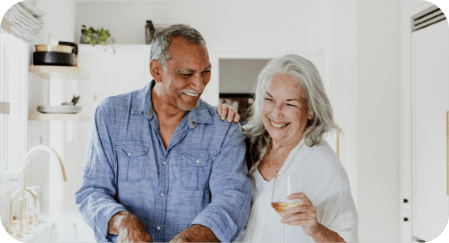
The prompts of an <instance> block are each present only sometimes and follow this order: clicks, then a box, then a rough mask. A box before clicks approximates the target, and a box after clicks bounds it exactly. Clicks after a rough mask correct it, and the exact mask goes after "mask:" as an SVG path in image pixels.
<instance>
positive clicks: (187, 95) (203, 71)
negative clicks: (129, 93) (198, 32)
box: [161, 37, 211, 111]
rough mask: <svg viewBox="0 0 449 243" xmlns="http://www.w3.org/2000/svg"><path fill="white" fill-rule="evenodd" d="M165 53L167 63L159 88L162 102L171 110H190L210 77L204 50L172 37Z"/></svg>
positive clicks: (208, 64) (182, 38)
mask: <svg viewBox="0 0 449 243" xmlns="http://www.w3.org/2000/svg"><path fill="white" fill-rule="evenodd" d="M168 53H169V54H170V56H171V59H170V60H168V61H167V62H166V64H165V67H166V70H163V71H162V75H161V85H162V88H163V90H164V91H165V92H164V93H165V94H166V95H167V99H165V101H166V102H168V104H169V105H170V106H172V107H174V108H175V109H179V110H182V111H188V110H192V109H194V108H195V107H196V106H197V104H198V101H199V99H200V96H201V94H202V93H203V91H204V89H205V88H206V85H207V84H208V83H209V81H210V77H211V64H210V62H209V54H208V52H207V48H206V47H205V46H202V45H200V44H193V43H190V42H188V41H187V40H186V39H185V38H184V37H172V38H171V43H170V46H169V47H168Z"/></svg>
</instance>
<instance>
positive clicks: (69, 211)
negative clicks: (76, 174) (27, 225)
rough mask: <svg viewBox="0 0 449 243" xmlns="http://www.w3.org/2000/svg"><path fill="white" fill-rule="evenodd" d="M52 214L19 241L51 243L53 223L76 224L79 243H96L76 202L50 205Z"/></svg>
mask: <svg viewBox="0 0 449 243" xmlns="http://www.w3.org/2000/svg"><path fill="white" fill-rule="evenodd" d="M49 208H50V212H51V213H50V214H48V215H45V216H44V218H43V219H42V220H41V221H40V222H39V225H38V226H36V227H33V228H32V229H31V230H30V231H29V233H28V234H25V235H24V237H23V238H18V239H17V240H19V241H21V242H49V241H50V230H51V225H52V224H53V223H58V222H64V223H74V224H75V225H76V229H77V235H78V242H83V243H84V242H86V243H87V242H96V241H95V237H94V232H93V230H92V229H91V228H90V227H89V226H88V225H87V224H86V223H84V221H83V219H82V218H81V215H80V214H79V213H78V211H77V210H76V206H75V203H74V202H63V203H50V207H49Z"/></svg>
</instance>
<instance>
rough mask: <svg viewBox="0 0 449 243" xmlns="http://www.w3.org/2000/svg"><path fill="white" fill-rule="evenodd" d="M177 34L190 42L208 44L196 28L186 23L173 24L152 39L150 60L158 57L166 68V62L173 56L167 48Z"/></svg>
mask: <svg viewBox="0 0 449 243" xmlns="http://www.w3.org/2000/svg"><path fill="white" fill-rule="evenodd" d="M175 36H183V37H185V38H186V39H187V40H188V41H189V42H190V43H194V44H201V45H204V46H206V41H205V40H204V38H203V36H201V34H200V32H198V31H197V30H196V29H194V28H191V27H189V26H187V25H184V24H175V25H171V26H169V27H168V28H166V29H163V30H162V31H160V32H157V33H156V34H155V35H154V37H153V40H152V41H151V53H150V61H151V60H153V59H156V60H157V61H158V62H159V63H160V64H161V65H162V67H163V68H164V69H165V64H166V62H167V61H168V60H170V58H171V57H170V54H169V53H168V52H167V49H168V46H169V45H170V43H171V37H175Z"/></svg>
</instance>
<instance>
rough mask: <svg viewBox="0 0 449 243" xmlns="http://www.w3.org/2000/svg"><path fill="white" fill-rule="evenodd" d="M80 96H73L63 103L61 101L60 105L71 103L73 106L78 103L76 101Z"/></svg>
mask: <svg viewBox="0 0 449 243" xmlns="http://www.w3.org/2000/svg"><path fill="white" fill-rule="evenodd" d="M80 96H81V95H78V96H73V99H72V101H71V102H64V103H62V105H73V106H75V105H76V103H78V101H79V100H80Z"/></svg>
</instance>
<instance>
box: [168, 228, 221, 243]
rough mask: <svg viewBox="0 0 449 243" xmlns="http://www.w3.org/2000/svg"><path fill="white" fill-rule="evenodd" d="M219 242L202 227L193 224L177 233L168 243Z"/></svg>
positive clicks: (211, 232) (209, 231)
mask: <svg viewBox="0 0 449 243" xmlns="http://www.w3.org/2000/svg"><path fill="white" fill-rule="evenodd" d="M184 242H220V240H218V238H217V237H216V236H215V234H214V232H213V231H212V230H211V229H210V228H208V227H206V226H203V225H199V224H195V225H192V226H190V228H187V229H185V230H183V231H182V232H181V233H179V234H178V235H177V236H175V238H173V240H171V241H170V243H184Z"/></svg>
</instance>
